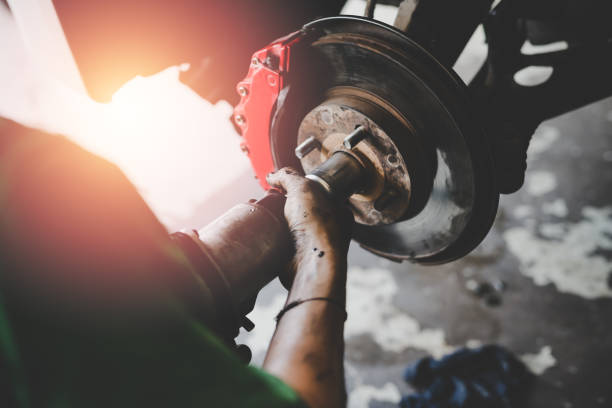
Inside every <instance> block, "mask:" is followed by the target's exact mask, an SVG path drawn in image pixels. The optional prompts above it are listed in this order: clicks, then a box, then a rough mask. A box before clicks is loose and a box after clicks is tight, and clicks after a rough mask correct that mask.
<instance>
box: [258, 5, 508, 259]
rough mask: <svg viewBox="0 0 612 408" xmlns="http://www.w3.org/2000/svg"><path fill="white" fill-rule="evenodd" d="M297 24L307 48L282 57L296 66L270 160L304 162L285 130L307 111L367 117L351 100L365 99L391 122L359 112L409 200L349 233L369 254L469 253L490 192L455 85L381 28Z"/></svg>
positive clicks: (463, 93) (487, 220) (280, 105)
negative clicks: (396, 163)
mask: <svg viewBox="0 0 612 408" xmlns="http://www.w3.org/2000/svg"><path fill="white" fill-rule="evenodd" d="M304 29H305V30H306V31H307V32H308V33H309V37H308V38H309V39H308V47H307V48H308V50H307V52H305V53H303V55H302V56H301V57H297V56H296V57H295V60H293V61H292V64H293V67H296V66H297V68H296V69H294V72H293V77H292V78H291V81H290V82H289V84H290V85H289V86H288V87H287V88H286V89H284V90H283V92H282V93H281V95H280V96H279V99H278V101H277V106H276V112H275V114H274V117H273V120H272V125H271V132H270V138H271V139H270V143H271V148H272V155H273V159H274V164H275V166H276V167H277V168H280V167H283V166H287V165H291V166H296V167H297V168H300V167H301V165H302V164H305V163H306V162H304V161H303V162H302V163H300V162H299V161H297V159H296V158H295V156H294V155H293V150H294V149H295V147H296V145H297V143H298V140H297V138H296V136H295V135H298V134H299V133H300V126H302V134H303V133H304V131H303V129H304V127H308V126H310V127H309V128H308V129H311V128H312V125H310V124H309V123H310V122H309V123H306V124H304V123H303V122H305V121H306V120H307V119H308V118H311V117H312V115H314V114H316V111H317V110H319V111H321V110H322V109H323V110H325V109H329V108H334V107H335V109H337V107H338V106H340V107H342V108H343V109H345V108H346V109H349V110H355V111H357V112H360V113H361V114H363V115H366V116H367V115H368V114H369V111H368V110H367V109H363V108H362V107H360V104H359V103H357V102H354V101H367V102H368V103H371V104H372V103H373V104H375V105H376V107H377V108H376V109H378V110H382V111H385V112H386V115H387V117H388V118H391V119H389V120H392V121H393V124H390V123H391V122H389V120H387V119H384V120H383V119H381V118H380V117H378V118H373V117H369V119H371V120H372V121H374V122H376V125H378V126H379V127H381V128H382V129H383V130H384V131H385V132H386V133H388V134H389V136H390V138H391V139H392V140H393V143H394V144H395V145H396V147H397V149H399V151H400V153H401V157H402V159H403V160H404V162H405V163H406V167H407V168H408V173H409V184H410V191H409V195H410V205H406V206H404V207H405V208H404V210H405V211H404V213H403V214H402V215H401V217H395V218H397V220H395V222H394V223H391V224H388V223H387V224H385V223H382V224H381V223H378V224H379V225H364V224H365V223H366V222H365V221H364V222H363V223H361V224H360V223H357V224H356V226H355V229H354V234H353V238H354V239H355V240H356V241H358V242H359V243H360V244H362V246H364V247H366V248H367V249H369V250H371V251H372V252H374V253H377V254H379V255H382V256H386V257H389V258H392V259H398V260H399V259H409V260H413V261H416V262H419V263H443V262H448V261H451V260H453V259H456V258H459V257H461V256H463V255H465V254H467V253H468V252H470V251H471V250H472V249H474V248H475V247H476V246H477V245H478V244H479V243H480V242H481V241H482V239H483V238H484V237H485V235H486V234H487V232H488V231H489V229H490V227H491V225H492V223H493V220H494V217H495V213H496V210H497V203H498V198H499V195H498V193H497V191H496V188H495V184H494V179H493V169H492V161H491V157H490V153H489V147H488V145H487V143H486V140H485V139H484V135H483V133H482V131H481V129H480V127H479V126H478V125H477V122H476V121H475V120H474V118H473V116H472V114H471V112H470V101H469V99H468V96H467V90H466V87H465V85H464V84H463V82H462V81H461V80H460V79H459V78H458V77H457V76H456V75H455V74H454V72H452V71H450V70H447V69H446V68H445V67H443V66H442V65H441V64H440V63H438V62H437V61H436V60H435V59H434V58H433V57H432V56H431V55H429V54H428V53H427V52H426V51H425V50H424V49H422V48H421V47H420V46H419V45H417V44H416V43H414V42H413V41H411V40H410V39H409V38H407V37H406V36H405V35H404V34H402V33H401V32H399V31H397V30H395V29H394V28H393V27H390V26H387V25H385V24H382V23H379V22H375V21H372V20H367V19H363V18H358V17H332V18H326V19H321V20H317V21H315V22H312V23H310V24H308V25H306V26H305V27H304ZM293 58H294V57H293V56H292V59H293ZM351 101H353V102H351ZM353 116H355V115H353ZM379 116H380V115H379ZM304 118H307V119H304ZM308 120H312V119H308ZM364 120H365V119H364ZM364 123H365V122H364ZM399 123H401V126H400V125H398V124H399ZM322 126H323V127H320V128H319V129H320V130H319V136H318V137H322V138H326V137H328V136H329V137H332V136H333V135H332V134H333V133H334V132H336V133H337V132H339V130H338V129H339V127H338V126H331V125H330V126H329V127H325V125H324V124H323V125H322ZM340 127H341V126H340ZM300 137H302V138H303V137H304V136H303V135H302V136H300ZM306 170H308V169H306ZM398 208H399V207H398ZM402 211H403V210H402ZM356 215H357V213H356ZM396 215H397V214H396ZM363 219H364V218H363V217H362V221H363ZM357 221H360V217H357ZM370 224H372V222H370Z"/></svg>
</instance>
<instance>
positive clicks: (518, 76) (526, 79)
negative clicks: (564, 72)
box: [514, 67, 554, 86]
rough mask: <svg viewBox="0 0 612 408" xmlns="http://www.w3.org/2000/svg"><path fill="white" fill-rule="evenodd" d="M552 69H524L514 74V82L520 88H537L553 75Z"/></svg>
mask: <svg viewBox="0 0 612 408" xmlns="http://www.w3.org/2000/svg"><path fill="white" fill-rule="evenodd" d="M553 71H554V69H553V67H526V68H523V69H521V70H520V71H518V72H517V73H515V74H514V82H516V83H517V84H519V85H521V86H538V85H542V84H543V83H544V82H546V81H548V79H549V78H550V77H551V75H552V74H553Z"/></svg>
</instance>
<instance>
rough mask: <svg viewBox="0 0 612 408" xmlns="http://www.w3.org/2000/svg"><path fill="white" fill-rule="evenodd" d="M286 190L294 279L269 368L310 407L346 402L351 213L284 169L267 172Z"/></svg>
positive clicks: (272, 349)
mask: <svg viewBox="0 0 612 408" xmlns="http://www.w3.org/2000/svg"><path fill="white" fill-rule="evenodd" d="M268 181H269V183H270V184H272V185H275V186H278V187H281V188H283V189H284V190H285V191H287V197H288V198H287V203H286V205H285V217H286V218H287V221H288V223H289V227H290V229H291V232H292V235H293V238H294V240H295V246H296V255H295V258H294V267H295V278H294V280H293V285H292V286H291V290H290V292H289V296H288V299H287V305H292V303H293V302H296V301H297V302H299V301H303V300H308V299H313V298H325V300H321V299H318V300H308V301H306V302H303V303H299V304H298V305H297V306H295V307H291V308H290V309H285V310H286V311H285V312H284V313H283V314H282V316H281V318H280V320H279V321H278V326H277V328H276V333H275V334H274V337H273V338H272V342H271V344H270V348H269V349H268V354H267V356H266V359H265V362H264V369H265V370H267V371H269V372H270V373H272V374H274V375H276V376H277V377H279V378H281V379H282V380H283V381H285V382H286V383H287V384H289V385H290V386H291V387H292V388H293V389H294V390H296V391H297V392H298V394H300V396H301V397H302V398H303V399H304V400H305V401H306V402H307V403H308V404H309V405H310V406H311V407H341V406H344V405H345V404H346V390H345V385H344V367H343V355H344V339H343V329H344V320H345V317H346V312H345V298H346V267H347V266H346V256H347V251H348V244H349V241H350V230H351V226H352V216H351V214H350V212H349V211H348V210H347V209H346V208H343V207H342V206H341V205H340V204H339V203H333V202H331V201H330V199H329V197H328V196H327V195H326V194H325V192H324V191H323V190H322V189H321V188H320V187H318V186H317V185H315V184H314V183H313V182H311V181H309V180H307V179H305V178H303V177H301V176H299V175H297V174H296V173H295V172H294V171H292V170H291V169H283V170H281V171H279V172H277V173H275V174H272V175H270V176H269V177H268Z"/></svg>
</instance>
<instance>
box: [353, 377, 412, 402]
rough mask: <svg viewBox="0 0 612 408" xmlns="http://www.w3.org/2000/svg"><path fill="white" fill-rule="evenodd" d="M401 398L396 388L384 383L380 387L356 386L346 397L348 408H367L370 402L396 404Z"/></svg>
mask: <svg viewBox="0 0 612 408" xmlns="http://www.w3.org/2000/svg"><path fill="white" fill-rule="evenodd" d="M401 398H402V396H401V394H400V392H399V390H398V389H397V386H395V384H393V383H390V382H388V383H386V384H385V385H383V386H382V387H375V386H373V385H358V386H357V387H355V388H354V389H353V391H351V393H350V394H349V396H348V404H347V405H348V408H369V406H370V402H371V401H372V400H376V401H381V402H390V403H393V404H397V403H398V402H399V401H400V399H401Z"/></svg>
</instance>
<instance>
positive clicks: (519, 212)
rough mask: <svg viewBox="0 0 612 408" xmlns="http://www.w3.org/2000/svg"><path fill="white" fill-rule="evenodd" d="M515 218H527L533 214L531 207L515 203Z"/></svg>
mask: <svg viewBox="0 0 612 408" xmlns="http://www.w3.org/2000/svg"><path fill="white" fill-rule="evenodd" d="M513 214H514V217H515V218H527V217H529V216H532V215H533V207H531V206H529V205H517V206H516V207H514V211H513Z"/></svg>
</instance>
